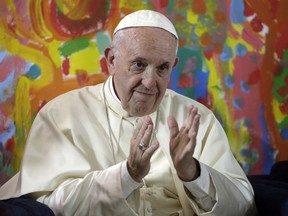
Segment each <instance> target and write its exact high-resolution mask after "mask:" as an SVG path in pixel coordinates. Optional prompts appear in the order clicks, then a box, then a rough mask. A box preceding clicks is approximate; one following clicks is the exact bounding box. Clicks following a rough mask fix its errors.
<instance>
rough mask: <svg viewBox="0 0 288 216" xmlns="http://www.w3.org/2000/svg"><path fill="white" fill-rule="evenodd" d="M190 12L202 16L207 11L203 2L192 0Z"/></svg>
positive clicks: (201, 0)
mask: <svg viewBox="0 0 288 216" xmlns="http://www.w3.org/2000/svg"><path fill="white" fill-rule="evenodd" d="M192 2H193V4H192V11H193V12H194V13H196V14H200V15H203V14H205V13H206V11H207V7H206V3H205V1H204V0H193V1H192Z"/></svg>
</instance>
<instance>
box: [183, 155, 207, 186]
mask: <svg viewBox="0 0 288 216" xmlns="http://www.w3.org/2000/svg"><path fill="white" fill-rule="evenodd" d="M192 164H193V165H192V166H191V168H190V169H187V172H185V173H184V174H182V175H181V174H179V173H178V177H179V178H180V179H181V180H182V181H184V182H190V181H194V180H196V179H197V178H198V177H199V176H200V173H201V168H200V164H199V161H198V160H196V159H195V158H193V162H192Z"/></svg>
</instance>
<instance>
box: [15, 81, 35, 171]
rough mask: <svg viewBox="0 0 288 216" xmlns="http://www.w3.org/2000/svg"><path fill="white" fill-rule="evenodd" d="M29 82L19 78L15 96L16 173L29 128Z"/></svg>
mask: <svg viewBox="0 0 288 216" xmlns="http://www.w3.org/2000/svg"><path fill="white" fill-rule="evenodd" d="M29 89H30V82H29V79H28V78H27V77H24V76H20V77H19V79H18V83H17V87H16V94H15V111H14V112H15V119H14V121H15V125H16V128H17V130H16V133H15V135H16V146H15V149H17V151H14V158H13V167H14V169H15V170H16V171H17V170H19V168H20V163H21V159H22V154H23V150H24V146H25V142H26V139H27V136H28V133H29V130H30V126H31V106H30V100H29Z"/></svg>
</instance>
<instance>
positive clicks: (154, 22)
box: [113, 10, 178, 39]
mask: <svg viewBox="0 0 288 216" xmlns="http://www.w3.org/2000/svg"><path fill="white" fill-rule="evenodd" d="M131 27H156V28H161V29H164V30H166V31H168V32H170V33H171V34H173V35H174V36H175V37H176V38H177V39H178V35H177V32H176V30H175V27H174V25H173V24H172V22H171V21H170V20H169V19H168V18H167V17H166V16H164V15H163V14H161V13H159V12H156V11H152V10H139V11H136V12H133V13H131V14H128V15H126V16H125V17H124V18H123V19H122V20H121V21H120V22H119V24H118V25H117V27H116V28H115V30H114V33H113V35H115V34H116V32H117V31H119V30H121V29H125V28H131Z"/></svg>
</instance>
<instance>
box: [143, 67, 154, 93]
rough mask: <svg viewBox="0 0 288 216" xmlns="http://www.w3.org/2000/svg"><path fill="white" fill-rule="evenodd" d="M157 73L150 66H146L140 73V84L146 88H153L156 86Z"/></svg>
mask: <svg viewBox="0 0 288 216" xmlns="http://www.w3.org/2000/svg"><path fill="white" fill-rule="evenodd" d="M156 76H157V74H156V72H155V71H154V70H153V69H152V68H146V70H145V71H144V73H143V75H142V85H144V86H145V87H146V88H147V89H153V88H154V87H155V86H156V79H157V77H156Z"/></svg>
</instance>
